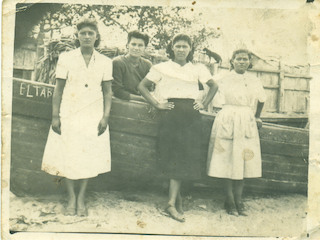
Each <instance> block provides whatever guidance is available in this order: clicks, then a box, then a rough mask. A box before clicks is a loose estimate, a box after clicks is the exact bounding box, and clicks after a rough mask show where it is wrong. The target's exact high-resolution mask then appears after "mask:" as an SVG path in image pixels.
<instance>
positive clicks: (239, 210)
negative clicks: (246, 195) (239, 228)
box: [236, 202, 248, 216]
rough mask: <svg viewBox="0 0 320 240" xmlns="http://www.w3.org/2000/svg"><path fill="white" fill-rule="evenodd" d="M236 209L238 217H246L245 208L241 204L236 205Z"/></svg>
mask: <svg viewBox="0 0 320 240" xmlns="http://www.w3.org/2000/svg"><path fill="white" fill-rule="evenodd" d="M236 207H237V211H238V213H239V215H241V216H248V214H247V211H246V208H245V206H244V204H243V202H240V203H238V204H236Z"/></svg>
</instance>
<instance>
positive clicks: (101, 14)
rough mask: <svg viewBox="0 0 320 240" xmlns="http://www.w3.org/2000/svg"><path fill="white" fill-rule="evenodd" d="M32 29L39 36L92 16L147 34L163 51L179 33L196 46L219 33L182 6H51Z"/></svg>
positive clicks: (115, 25) (120, 30) (107, 22)
mask: <svg viewBox="0 0 320 240" xmlns="http://www.w3.org/2000/svg"><path fill="white" fill-rule="evenodd" d="M50 5H54V6H55V7H54V11H51V10H48V8H47V9H46V12H45V13H44V14H43V15H42V19H40V21H39V23H38V24H37V25H36V28H34V30H35V31H36V32H38V33H41V32H44V33H47V32H50V36H51V37H52V35H53V33H54V32H59V31H60V30H61V29H62V28H64V27H67V26H72V25H74V24H75V23H76V22H77V21H78V20H79V19H80V18H82V17H94V18H96V19H97V20H98V21H101V22H103V23H104V25H105V26H107V27H111V26H112V27H113V29H115V31H118V32H129V31H131V30H135V29H137V30H140V31H142V32H145V33H147V34H148V35H149V36H150V37H151V39H150V43H151V45H152V46H153V47H154V48H155V49H163V48H165V47H166V46H167V44H168V42H169V41H170V39H171V38H172V36H173V35H175V34H176V33H178V32H185V33H188V34H190V35H191V36H192V37H193V39H194V43H195V45H196V46H198V45H204V44H205V43H206V41H207V40H209V39H210V38H217V37H219V34H220V33H219V31H218V30H217V29H214V28H212V27H208V26H207V25H205V24H204V23H203V22H202V18H201V13H199V12H197V13H195V12H191V11H190V9H186V8H183V7H154V6H115V5H88V4H50Z"/></svg>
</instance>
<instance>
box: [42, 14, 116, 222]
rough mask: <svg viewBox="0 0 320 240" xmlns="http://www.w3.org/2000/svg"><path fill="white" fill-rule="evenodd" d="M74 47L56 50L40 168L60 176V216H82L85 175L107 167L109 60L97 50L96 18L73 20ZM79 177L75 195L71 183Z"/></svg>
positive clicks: (108, 142)
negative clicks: (63, 199)
mask: <svg viewBox="0 0 320 240" xmlns="http://www.w3.org/2000/svg"><path fill="white" fill-rule="evenodd" d="M77 30H78V32H77V41H78V43H79V45H80V47H79V48H77V49H75V50H72V51H70V52H65V53H62V54H60V56H59V60H58V63H57V68H56V86H55V91H54V94H53V100H52V128H51V129H50V132H49V136H48V140H47V144H46V148H45V152H44V156H43V161H42V170H44V171H45V172H47V173H49V174H52V175H56V176H62V177H65V179H66V186H67V191H68V204H67V207H66V209H65V214H66V215H76V214H77V215H78V216H87V215H88V211H87V208H86V206H85V193H86V188H87V184H88V179H89V178H92V177H96V176H97V175H98V174H101V173H105V172H109V171H110V170H111V156H110V155H111V154H110V140H109V129H108V120H109V113H110V108H111V99H112V90H111V82H112V81H111V80H112V61H111V60H110V59H109V58H107V57H105V56H103V55H101V54H99V53H98V52H97V51H96V50H95V47H97V46H98V44H99V42H100V35H99V31H98V27H97V23H96V21H94V20H89V19H84V20H82V21H80V22H79V23H78V24H77ZM77 181H79V183H80V186H79V193H78V196H77V195H76V193H75V186H74V185H75V182H77Z"/></svg>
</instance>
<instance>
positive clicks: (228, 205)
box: [224, 201, 238, 216]
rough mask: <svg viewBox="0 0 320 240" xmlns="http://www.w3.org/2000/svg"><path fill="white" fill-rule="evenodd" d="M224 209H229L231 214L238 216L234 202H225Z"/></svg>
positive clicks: (228, 211)
mask: <svg viewBox="0 0 320 240" xmlns="http://www.w3.org/2000/svg"><path fill="white" fill-rule="evenodd" d="M224 209H225V210H226V211H227V213H228V214H229V215H234V216H238V212H237V209H236V206H235V204H234V203H228V202H227V201H225V202H224Z"/></svg>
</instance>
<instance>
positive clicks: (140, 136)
mask: <svg viewBox="0 0 320 240" xmlns="http://www.w3.org/2000/svg"><path fill="white" fill-rule="evenodd" d="M52 94H53V86H52V85H48V84H43V83H37V82H30V81H28V80H22V79H13V98H12V136H11V177H10V179H11V185H10V186H11V191H13V192H14V193H16V194H22V193H33V194H34V193H49V192H56V191H57V190H59V189H63V188H62V187H61V185H62V184H63V181H62V178H60V177H55V176H51V175H49V174H46V173H45V172H43V171H41V161H42V154H43V150H44V147H45V144H46V139H47V135H48V131H49V127H50V122H51V101H52V99H51V98H52ZM213 120H214V116H212V115H209V114H203V115H202V121H203V130H204V131H203V132H204V135H203V142H202V150H203V151H202V153H203V158H202V160H203V177H202V179H201V180H199V181H198V182H193V183H190V186H192V187H196V188H200V187H209V188H212V189H215V188H219V186H221V184H220V182H219V181H221V180H219V179H214V178H209V177H207V176H206V174H205V167H206V154H207V147H208V140H209V135H210V130H211V126H212V122H213ZM157 129H158V116H157V112H156V111H155V110H154V109H153V108H151V107H150V105H148V104H146V103H138V102H128V101H122V100H118V99H113V103H112V110H111V117H110V137H111V150H112V171H111V172H110V173H106V174H102V175H99V176H98V177H97V178H95V179H94V180H92V181H90V184H91V185H90V189H93V190H97V191H99V190H101V191H103V190H110V189H113V190H115V189H122V188H127V187H138V186H140V187H141V188H147V187H152V188H154V187H156V186H162V185H163V183H167V180H166V179H164V178H163V177H161V176H160V175H159V173H158V172H157V169H156V157H157V154H156V139H157V132H158V131H157ZM259 134H260V140H261V151H262V159H263V162H262V163H263V168H262V169H263V177H262V178H258V179H251V180H247V183H246V189H247V190H249V191H259V192H265V193H272V192H286V193H287V192H295V193H302V194H306V193H307V182H308V141H309V133H308V130H305V129H299V128H293V127H286V126H282V125H275V124H270V123H264V124H263V127H262V129H260V131H259Z"/></svg>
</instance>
